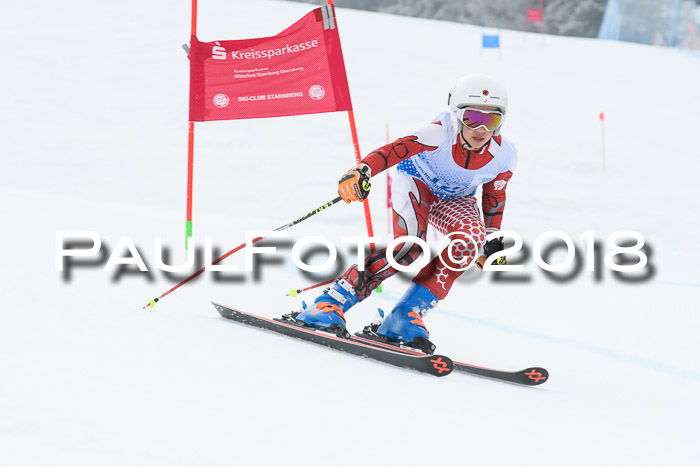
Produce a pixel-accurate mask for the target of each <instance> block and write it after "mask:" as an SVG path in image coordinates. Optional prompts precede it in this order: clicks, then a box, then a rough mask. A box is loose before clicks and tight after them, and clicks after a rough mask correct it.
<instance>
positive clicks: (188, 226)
mask: <svg viewBox="0 0 700 467" xmlns="http://www.w3.org/2000/svg"><path fill="white" fill-rule="evenodd" d="M196 35H197V0H192V26H191V28H190V36H193V37H194V36H196ZM193 172H194V122H193V121H192V120H190V124H189V131H188V137H187V218H186V219H185V249H188V248H189V244H190V238H192V180H193Z"/></svg>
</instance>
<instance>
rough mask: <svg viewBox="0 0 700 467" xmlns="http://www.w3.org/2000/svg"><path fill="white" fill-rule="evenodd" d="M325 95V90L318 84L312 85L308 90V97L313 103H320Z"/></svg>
mask: <svg viewBox="0 0 700 467" xmlns="http://www.w3.org/2000/svg"><path fill="white" fill-rule="evenodd" d="M325 95H326V90H325V89H323V86H321V85H320V84H314V85H313V86H311V87H310V88H309V97H310V98H312V99H313V100H315V101H320V100H321V99H323V96H325Z"/></svg>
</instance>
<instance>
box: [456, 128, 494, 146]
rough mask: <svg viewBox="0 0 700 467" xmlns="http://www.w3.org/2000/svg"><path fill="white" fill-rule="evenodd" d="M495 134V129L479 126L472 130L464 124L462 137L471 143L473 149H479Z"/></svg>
mask: <svg viewBox="0 0 700 467" xmlns="http://www.w3.org/2000/svg"><path fill="white" fill-rule="evenodd" d="M492 136H493V131H488V130H487V129H486V128H477V129H476V130H472V129H471V128H469V127H466V126H464V125H463V126H462V138H464V140H465V141H466V142H467V143H469V146H471V149H472V150H477V151H478V150H479V149H481V148H482V147H484V144H486V143H488V142H489V140H490V139H491V137H492Z"/></svg>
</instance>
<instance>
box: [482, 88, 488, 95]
mask: <svg viewBox="0 0 700 467" xmlns="http://www.w3.org/2000/svg"><path fill="white" fill-rule="evenodd" d="M481 94H483V95H484V96H488V95H489V90H488V89H484V90H483V91H481Z"/></svg>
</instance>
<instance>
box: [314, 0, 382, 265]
mask: <svg viewBox="0 0 700 467" xmlns="http://www.w3.org/2000/svg"><path fill="white" fill-rule="evenodd" d="M326 3H327V4H328V5H333V0H326ZM333 6H334V7H335V5H333ZM348 118H349V119H350V133H351V134H352V145H353V147H354V148H355V160H356V161H357V163H358V164H359V163H360V161H361V160H362V153H360V142H359V140H358V138H357V127H356V126H355V114H354V113H353V111H352V110H348ZM362 205H363V207H364V208H365V223H366V224H367V235H369V236H370V237H374V229H373V228H372V215H371V214H370V211H369V202H368V201H367V200H366V199H365V200H364V201H363V202H362ZM369 247H370V251H371V252H372V253H375V252H376V251H377V247H376V245H375V244H374V243H371V244H370V246H369Z"/></svg>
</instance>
